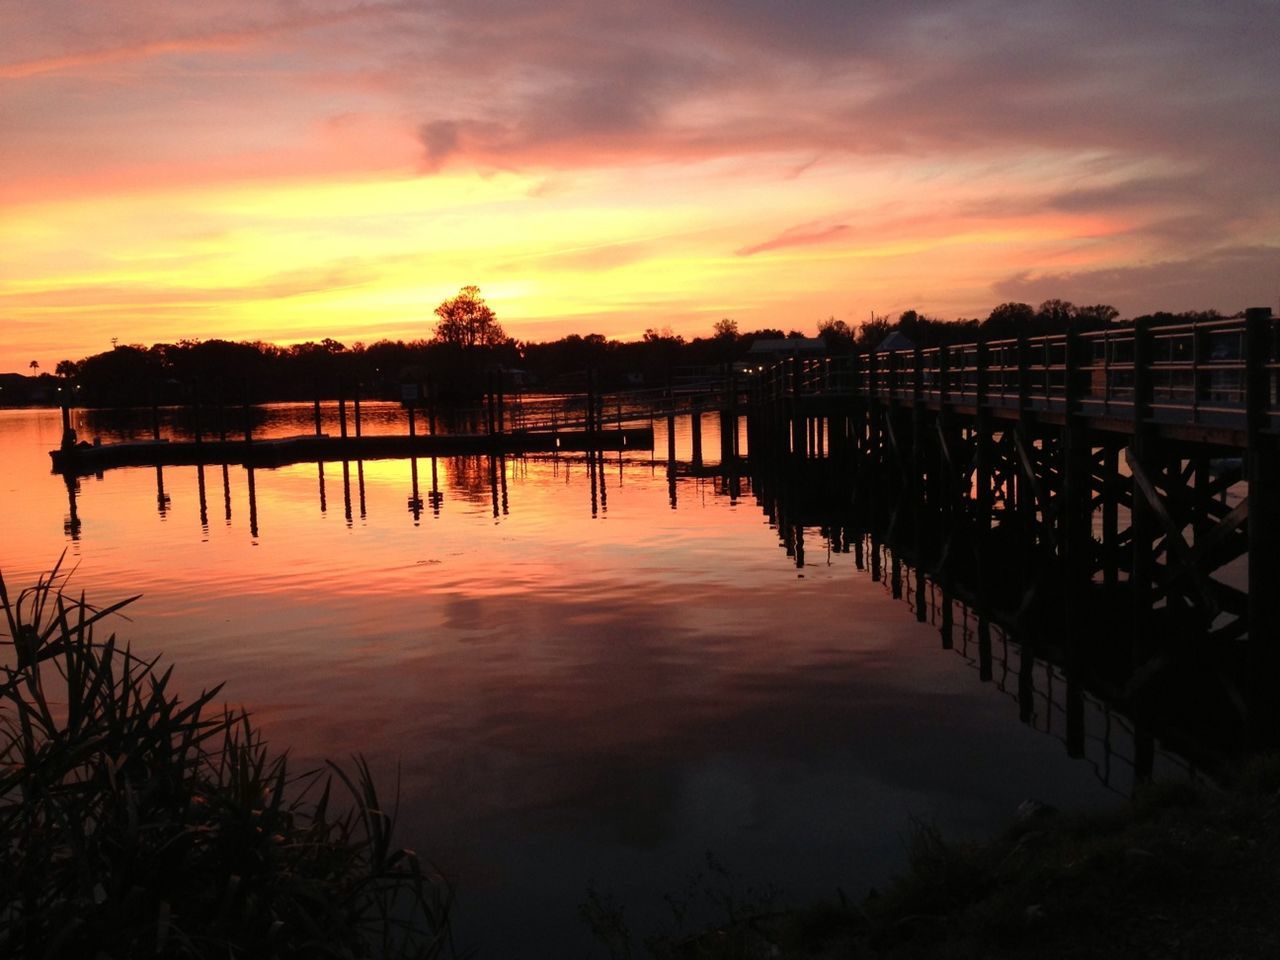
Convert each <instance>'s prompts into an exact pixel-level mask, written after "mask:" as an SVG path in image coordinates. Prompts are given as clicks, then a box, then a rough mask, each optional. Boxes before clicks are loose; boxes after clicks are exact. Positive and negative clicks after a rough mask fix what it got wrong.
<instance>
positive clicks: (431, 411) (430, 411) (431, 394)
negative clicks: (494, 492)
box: [423, 377, 438, 512]
mask: <svg viewBox="0 0 1280 960" xmlns="http://www.w3.org/2000/svg"><path fill="white" fill-rule="evenodd" d="M423 389H424V391H425V392H426V395H427V433H428V434H430V435H431V436H433V437H434V436H435V435H436V392H435V385H434V384H432V382H431V378H430V377H427V379H426V382H425V384H424V387H423ZM431 466H432V469H433V470H434V469H435V459H434V458H433V459H432V461H431ZM437 512H438V511H437Z"/></svg>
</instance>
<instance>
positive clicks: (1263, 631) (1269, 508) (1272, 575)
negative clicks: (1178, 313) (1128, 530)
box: [1245, 307, 1280, 736]
mask: <svg viewBox="0 0 1280 960" xmlns="http://www.w3.org/2000/svg"><path fill="white" fill-rule="evenodd" d="M1276 360H1277V356H1276V330H1275V324H1274V321H1273V320H1272V318H1271V310H1270V309H1269V308H1266V307H1262V308H1254V309H1251V310H1249V311H1247V312H1246V314H1245V409H1246V414H1247V420H1246V422H1247V427H1248V433H1249V449H1248V451H1247V461H1248V462H1247V465H1246V469H1247V475H1248V481H1249V520H1248V529H1247V534H1248V542H1249V607H1248V611H1249V613H1248V615H1249V660H1250V667H1251V670H1250V673H1251V675H1252V676H1253V677H1254V678H1256V682H1257V685H1258V688H1259V689H1258V690H1257V691H1256V693H1255V697H1254V699H1255V700H1256V701H1257V702H1258V704H1259V709H1258V710H1257V716H1256V717H1255V718H1254V723H1253V724H1252V725H1253V726H1254V728H1255V730H1257V731H1258V732H1259V733H1265V732H1266V729H1267V727H1268V725H1271V720H1272V718H1274V717H1275V714H1276V711H1275V707H1274V706H1270V704H1271V703H1272V695H1271V694H1270V692H1269V691H1270V690H1271V687H1272V685H1273V684H1274V682H1275V678H1276V666H1277V661H1278V660H1280V657H1277V653H1278V651H1277V644H1280V607H1278V606H1277V600H1276V596H1275V593H1276V587H1277V585H1278V584H1280V504H1277V502H1276V498H1277V497H1278V496H1280V449H1278V447H1277V437H1276V433H1275V431H1274V430H1273V429H1272V426H1271V415H1272V411H1273V409H1274V407H1275V406H1276V405H1277V399H1276V397H1275V396H1274V390H1275V385H1274V381H1275V377H1276V376H1277V374H1276V373H1275V372H1274V371H1273V370H1272V369H1270V367H1271V365H1272V364H1274V363H1276ZM1262 704H1268V707H1267V708H1265V709H1264V708H1262V707H1261V705H1262ZM1270 733H1271V735H1272V736H1274V730H1271V731H1270Z"/></svg>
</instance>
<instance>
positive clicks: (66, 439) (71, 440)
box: [62, 396, 76, 450]
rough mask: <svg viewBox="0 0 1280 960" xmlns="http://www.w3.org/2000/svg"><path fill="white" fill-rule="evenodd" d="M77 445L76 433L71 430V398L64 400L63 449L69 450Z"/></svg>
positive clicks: (64, 398)
mask: <svg viewBox="0 0 1280 960" xmlns="http://www.w3.org/2000/svg"><path fill="white" fill-rule="evenodd" d="M75 445H76V432H75V431H74V430H72V429H71V398H70V397H67V396H63V398H62V449H63V450H67V449H69V448H71V447H74V446H75Z"/></svg>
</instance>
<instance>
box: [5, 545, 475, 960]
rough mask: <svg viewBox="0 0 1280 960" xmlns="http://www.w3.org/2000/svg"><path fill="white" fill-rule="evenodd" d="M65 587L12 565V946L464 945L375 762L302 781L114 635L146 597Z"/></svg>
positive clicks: (444, 948)
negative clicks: (392, 808) (15, 587)
mask: <svg viewBox="0 0 1280 960" xmlns="http://www.w3.org/2000/svg"><path fill="white" fill-rule="evenodd" d="M63 582H64V581H62V580H60V579H59V576H58V571H57V569H56V568H55V570H54V572H53V573H52V574H50V575H49V576H48V577H47V578H42V579H41V580H40V581H39V582H38V583H37V584H36V585H35V586H34V587H31V588H28V589H26V590H23V591H22V592H21V593H20V594H18V595H17V597H14V598H11V597H10V595H9V593H8V591H7V589H6V588H5V584H4V580H3V578H2V577H0V607H2V608H3V611H4V621H5V624H4V625H3V626H0V630H2V629H5V628H6V627H7V630H8V635H7V637H3V638H0V955H3V956H13V957H85V958H125V957H134V956H148V957H155V956H162V957H196V958H204V957H218V958H221V960H226V958H237V957H253V958H290V957H343V958H347V957H351V958H358V957H422V958H433V957H439V956H443V955H446V954H450V953H452V949H451V946H450V941H449V908H450V905H451V892H450V889H449V886H448V884H447V883H446V882H445V881H444V880H443V879H442V878H441V877H439V876H438V875H436V874H434V873H432V872H429V871H427V870H425V869H424V868H423V866H422V864H421V863H420V862H419V860H418V859H417V857H416V856H415V855H414V854H413V853H412V852H410V851H407V850H400V849H396V848H395V847H394V846H393V844H392V831H393V826H394V817H393V815H392V814H391V813H389V812H388V811H387V810H386V809H385V808H384V807H383V805H382V803H381V801H380V798H379V796H378V793H377V791H376V789H375V786H374V783H373V779H372V777H371V776H370V771H369V768H368V765H367V764H366V763H365V762H364V761H363V759H359V758H358V759H356V760H355V765H354V770H353V771H352V772H347V771H345V770H344V769H342V768H341V767H339V766H337V765H334V764H332V763H331V764H329V765H328V768H327V769H326V770H315V771H310V772H308V773H304V774H301V775H295V774H293V773H292V772H290V771H289V769H288V765H287V757H286V755H284V754H280V755H275V756H273V755H272V754H271V752H270V751H269V750H268V749H267V746H266V744H265V743H264V742H263V739H262V736H261V734H260V733H259V732H258V731H256V730H255V729H254V728H253V726H252V724H251V723H250V720H249V717H248V715H247V714H245V713H244V712H243V711H232V710H229V709H227V708H225V707H222V708H216V707H214V706H213V700H214V698H215V697H216V696H217V694H218V692H219V690H220V689H221V687H215V688H214V689H213V690H207V691H204V692H203V693H201V694H200V696H198V697H196V698H195V699H193V700H191V701H190V702H188V703H183V702H182V701H181V700H179V698H178V697H177V695H176V694H174V693H173V692H172V691H171V690H170V688H169V687H170V675H171V672H172V668H169V669H166V670H164V671H163V672H161V671H160V670H159V669H158V667H157V663H156V661H155V660H143V659H141V658H139V657H138V656H136V655H134V654H133V653H132V652H131V650H130V649H129V647H128V646H123V647H122V646H120V645H119V644H117V642H116V638H115V636H114V635H111V636H109V637H107V638H106V639H105V640H99V639H97V638H96V637H95V628H96V627H97V626H98V625H99V623H100V621H102V619H103V618H104V617H106V616H108V615H110V614H113V613H115V612H117V611H118V610H119V609H120V608H121V607H123V606H125V605H126V604H127V603H129V602H131V601H130V600H126V601H123V602H121V603H117V604H114V605H112V606H109V607H106V608H103V609H95V608H93V607H91V606H90V605H89V604H88V603H86V602H85V599H84V597H83V596H81V597H79V598H78V599H77V598H72V597H69V596H68V595H66V594H64V593H63V592H62V589H61V586H62V584H63ZM133 599H136V598H133ZM335 787H336V790H335Z"/></svg>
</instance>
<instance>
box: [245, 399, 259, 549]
mask: <svg viewBox="0 0 1280 960" xmlns="http://www.w3.org/2000/svg"><path fill="white" fill-rule="evenodd" d="M244 442H245V443H253V387H252V383H251V381H250V380H249V378H248V377H245V378H244ZM250 476H251V477H252V476H253V474H252V473H250ZM249 489H250V490H251V491H252V489H253V486H252V484H250V487H249ZM254 536H257V533H255V534H254Z"/></svg>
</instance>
